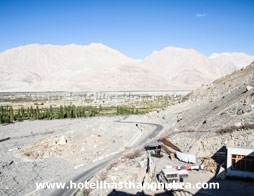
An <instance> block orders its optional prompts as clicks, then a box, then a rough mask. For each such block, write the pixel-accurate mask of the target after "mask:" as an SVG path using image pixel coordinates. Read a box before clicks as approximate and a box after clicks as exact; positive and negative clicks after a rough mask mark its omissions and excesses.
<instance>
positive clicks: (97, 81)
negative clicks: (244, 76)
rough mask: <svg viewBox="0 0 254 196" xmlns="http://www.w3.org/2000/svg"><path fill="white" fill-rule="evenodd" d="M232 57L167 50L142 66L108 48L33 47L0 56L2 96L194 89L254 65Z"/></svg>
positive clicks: (242, 55)
mask: <svg viewBox="0 0 254 196" xmlns="http://www.w3.org/2000/svg"><path fill="white" fill-rule="evenodd" d="M232 55H233V54H232ZM232 55H231V56H232ZM231 56H230V55H226V54H221V55H220V54H214V55H212V56H211V57H210V58H207V57H205V56H204V55H202V54H200V53H198V52H197V51H195V50H193V49H183V48H174V47H167V48H165V49H163V50H161V51H159V52H154V53H153V54H152V55H150V56H148V57H146V58H145V60H144V61H139V60H134V59H131V58H129V57H127V56H125V55H123V54H121V53H120V52H118V51H116V50H114V49H112V48H109V47H107V46H105V45H103V44H94V43H93V44H90V45H88V46H82V45H76V44H70V45H65V46H55V45H39V44H32V45H27V46H21V47H18V48H13V49H10V50H7V51H5V52H3V53H0V68H1V69H0V79H1V80H0V91H58V90H62V91H87V90H93V91H100V90H106V91H117V90H174V89H177V90H180V89H194V88H197V87H199V86H201V85H202V84H208V83H210V82H212V81H214V80H215V79H217V78H219V77H220V76H221V75H225V73H231V72H233V71H234V70H237V69H239V68H241V67H242V66H243V65H245V63H246V64H247V63H248V62H249V61H250V60H251V59H252V57H249V56H247V55H245V54H234V55H233V57H231ZM228 59H229V60H228Z"/></svg>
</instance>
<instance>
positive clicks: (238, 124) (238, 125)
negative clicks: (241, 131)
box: [234, 122, 242, 127]
mask: <svg viewBox="0 0 254 196" xmlns="http://www.w3.org/2000/svg"><path fill="white" fill-rule="evenodd" d="M234 126H235V127H241V126H242V123H241V122H237V123H235V124H234Z"/></svg>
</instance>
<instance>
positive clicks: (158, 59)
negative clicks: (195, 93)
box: [142, 47, 220, 89]
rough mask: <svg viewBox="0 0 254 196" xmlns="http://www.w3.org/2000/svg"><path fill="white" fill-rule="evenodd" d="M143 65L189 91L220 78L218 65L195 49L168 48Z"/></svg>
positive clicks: (155, 54) (150, 57)
mask: <svg viewBox="0 0 254 196" xmlns="http://www.w3.org/2000/svg"><path fill="white" fill-rule="evenodd" d="M142 65H143V67H145V68H147V69H149V70H152V71H153V72H154V73H158V74H160V75H161V76H162V77H164V78H165V79H166V80H167V81H168V82H170V83H171V84H175V85H177V86H184V87H185V88H188V89H193V88H196V87H199V86H201V85H202V84H207V83H210V82H212V81H213V80H215V79H217V78H219V77H220V71H219V69H218V67H217V65H216V64H215V63H213V62H212V61H211V60H209V59H208V58H207V57H205V56H204V55H202V54H200V53H198V52H197V51H195V50H193V49H184V48H175V47H166V48H164V49H163V50H161V51H159V52H154V53H153V54H152V55H151V56H148V57H147V58H145V60H144V62H143V63H142Z"/></svg>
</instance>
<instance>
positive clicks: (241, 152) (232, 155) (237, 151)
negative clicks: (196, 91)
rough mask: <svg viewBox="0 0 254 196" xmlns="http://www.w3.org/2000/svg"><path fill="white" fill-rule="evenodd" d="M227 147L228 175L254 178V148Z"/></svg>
mask: <svg viewBox="0 0 254 196" xmlns="http://www.w3.org/2000/svg"><path fill="white" fill-rule="evenodd" d="M227 149H228V150H227V176H236V177H243V178H254V148H250V147H236V148H227Z"/></svg>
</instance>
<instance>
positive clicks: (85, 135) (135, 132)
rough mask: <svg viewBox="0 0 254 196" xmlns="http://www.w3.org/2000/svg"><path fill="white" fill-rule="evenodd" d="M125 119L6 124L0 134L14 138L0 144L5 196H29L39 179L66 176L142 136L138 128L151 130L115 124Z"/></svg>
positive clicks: (1, 186) (144, 128)
mask: <svg viewBox="0 0 254 196" xmlns="http://www.w3.org/2000/svg"><path fill="white" fill-rule="evenodd" d="M122 118H123V117H96V118H90V119H75V120H54V121H25V122H22V123H15V124H10V125H7V126H3V125H1V127H0V138H6V137H11V139H10V140H7V141H4V142H1V143H0V154H1V160H0V177H1V183H0V191H1V192H0V195H25V194H27V193H29V192H31V191H33V190H34V189H35V184H34V183H35V182H42V181H49V180H53V179H57V178H61V176H63V175H64V176H66V175H68V174H70V173H71V172H72V171H73V170H75V169H78V168H79V167H81V166H83V165H85V164H86V163H87V162H88V161H96V160H99V159H102V158H103V157H104V156H107V154H110V153H114V152H117V151H120V150H124V148H128V144H129V143H130V141H133V140H134V139H135V137H142V135H140V134H139V132H140V130H139V129H142V131H143V133H142V134H143V135H144V134H148V132H149V130H151V128H152V127H150V126H145V125H139V129H137V128H136V126H135V124H134V123H132V124H131V123H130V124H129V123H119V122H115V121H116V120H121V119H122ZM63 138H64V141H65V142H63V141H62V140H63ZM66 140H67V142H66Z"/></svg>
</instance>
